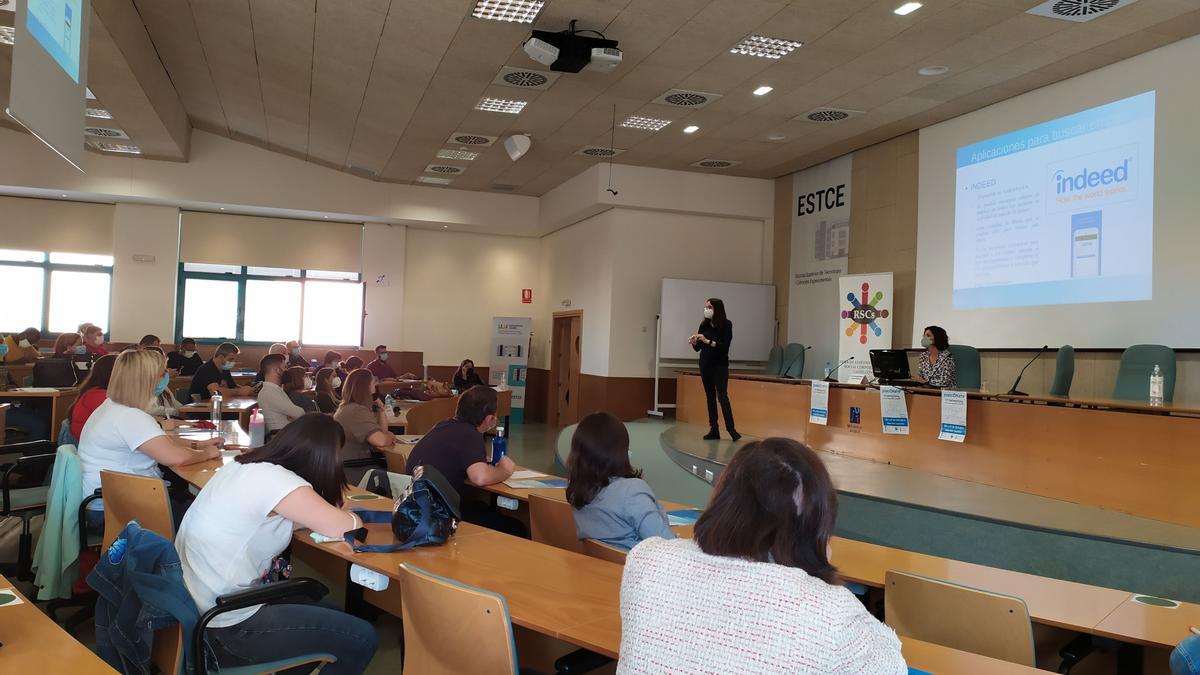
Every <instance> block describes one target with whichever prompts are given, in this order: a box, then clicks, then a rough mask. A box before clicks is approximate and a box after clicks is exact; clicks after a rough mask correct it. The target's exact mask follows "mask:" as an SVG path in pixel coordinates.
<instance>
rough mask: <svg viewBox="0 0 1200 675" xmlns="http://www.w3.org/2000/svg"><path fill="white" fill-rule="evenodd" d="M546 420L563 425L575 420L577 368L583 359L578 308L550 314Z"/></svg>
mask: <svg viewBox="0 0 1200 675" xmlns="http://www.w3.org/2000/svg"><path fill="white" fill-rule="evenodd" d="M550 358H551V362H550V382H551V385H552V392H553V397H552V401H553V402H552V403H551V415H550V423H551V424H554V425H556V426H566V425H568V424H574V423H575V422H577V421H579V396H578V392H579V371H580V368H581V366H582V361H583V316H582V313H581V312H560V313H556V314H555V315H554V332H553V337H552V344H551V356H550Z"/></svg>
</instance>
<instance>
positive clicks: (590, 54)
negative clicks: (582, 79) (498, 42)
mask: <svg viewBox="0 0 1200 675" xmlns="http://www.w3.org/2000/svg"><path fill="white" fill-rule="evenodd" d="M583 32H588V33H596V35H599V36H600V37H590V36H586V35H580V34H579V32H577V31H576V30H575V21H574V20H572V21H571V27H570V28H569V29H567V30H564V31H560V32H558V33H551V32H550V31H545V30H535V31H533V34H532V35H530V36H529V39H528V40H526V41H525V44H524V49H525V53H526V54H528V55H529V58H531V59H533V60H534V61H537V62H538V63H540V64H542V65H546V66H550V70H558V71H561V72H564V73H578V72H579V71H581V70H584V69H587V70H595V71H598V72H601V73H607V72H611V71H613V70H615V69H616V67H617V66H619V65H621V50H620V49H617V41H616V40H609V39H608V38H605V37H604V35H603V34H602V33H598V32H596V31H583Z"/></svg>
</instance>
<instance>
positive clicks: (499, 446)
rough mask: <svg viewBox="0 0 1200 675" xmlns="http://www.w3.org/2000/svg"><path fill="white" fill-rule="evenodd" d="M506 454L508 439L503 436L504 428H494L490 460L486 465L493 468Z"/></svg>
mask: <svg viewBox="0 0 1200 675" xmlns="http://www.w3.org/2000/svg"><path fill="white" fill-rule="evenodd" d="M507 454H508V438H507V437H506V436H505V435H504V427H496V435H495V436H494V437H493V438H492V458H491V459H490V460H488V464H491V465H492V466H495V465H497V464H499V463H500V460H501V459H504V456H505V455H507Z"/></svg>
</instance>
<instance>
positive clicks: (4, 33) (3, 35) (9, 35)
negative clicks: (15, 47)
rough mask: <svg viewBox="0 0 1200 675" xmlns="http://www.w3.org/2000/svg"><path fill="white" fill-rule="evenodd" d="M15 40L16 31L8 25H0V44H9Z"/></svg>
mask: <svg viewBox="0 0 1200 675" xmlns="http://www.w3.org/2000/svg"><path fill="white" fill-rule="evenodd" d="M16 41H17V33H16V31H14V30H13V29H12V28H10V27H8V26H0V45H11V44H12V43H14V42H16Z"/></svg>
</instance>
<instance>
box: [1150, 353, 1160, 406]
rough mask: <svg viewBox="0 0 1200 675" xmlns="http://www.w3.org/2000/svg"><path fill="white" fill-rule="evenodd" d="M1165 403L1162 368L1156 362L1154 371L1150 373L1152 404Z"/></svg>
mask: <svg viewBox="0 0 1200 675" xmlns="http://www.w3.org/2000/svg"><path fill="white" fill-rule="evenodd" d="M1162 404H1163V376H1162V369H1161V368H1159V367H1158V364H1157V363H1156V364H1154V372H1152V373H1150V405H1162Z"/></svg>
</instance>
